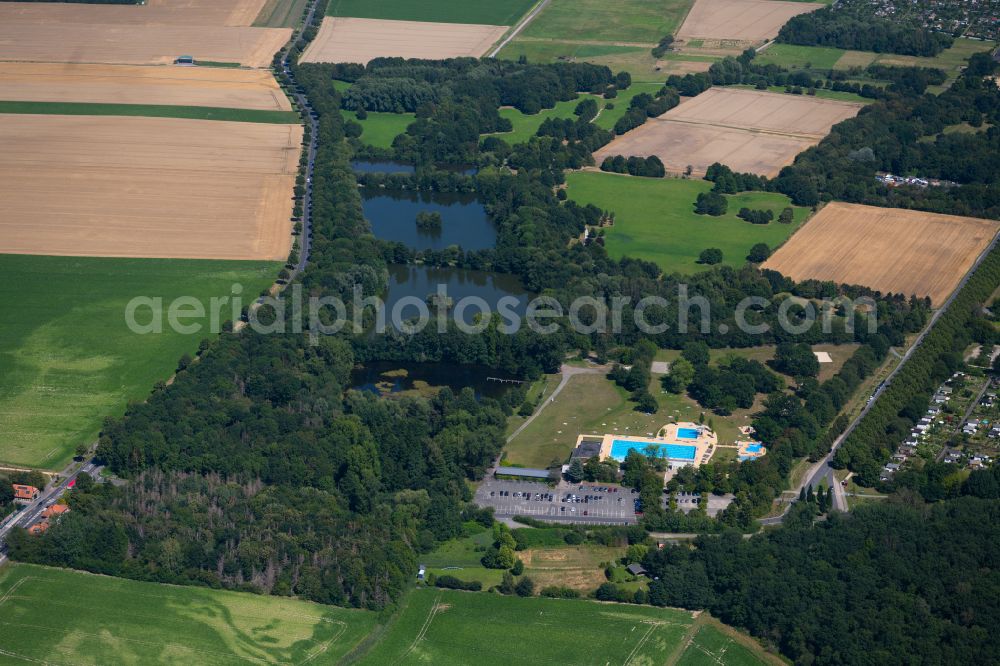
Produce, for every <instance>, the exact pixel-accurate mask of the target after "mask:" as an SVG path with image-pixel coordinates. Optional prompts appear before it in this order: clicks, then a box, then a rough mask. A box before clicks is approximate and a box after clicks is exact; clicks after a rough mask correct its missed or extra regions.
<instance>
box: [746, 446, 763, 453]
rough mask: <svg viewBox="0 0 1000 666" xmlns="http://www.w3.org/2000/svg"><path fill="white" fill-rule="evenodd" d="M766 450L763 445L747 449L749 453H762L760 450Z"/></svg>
mask: <svg viewBox="0 0 1000 666" xmlns="http://www.w3.org/2000/svg"><path fill="white" fill-rule="evenodd" d="M762 448H764V446H763V445H761V444H751V445H749V446H748V447H747V453H760V450H761V449H762Z"/></svg>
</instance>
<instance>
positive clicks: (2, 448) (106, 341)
mask: <svg viewBox="0 0 1000 666" xmlns="http://www.w3.org/2000/svg"><path fill="white" fill-rule="evenodd" d="M280 268H281V264H279V263H274V262H252V261H194V260H180V259H109V258H79V257H41V256H26V255H9V254H8V255H0V297H2V298H3V301H4V302H5V303H7V304H8V306H9V307H10V309H11V311H12V312H13V313H16V314H13V315H11V316H10V317H8V320H7V322H6V323H5V324H4V326H3V329H2V332H0V432H2V433H3V438H2V439H0V461H2V462H5V463H13V464H18V465H26V466H32V467H44V468H50V469H61V468H62V466H63V465H64V464H65V463H66V462H67V461H68V460H69V458H70V457H71V456H72V455H73V451H74V449H75V448H76V446H77V445H78V444H80V443H82V442H85V443H89V442H92V441H93V440H94V439H96V436H97V432H98V430H99V429H100V426H101V422H102V420H103V419H104V417H105V416H111V415H117V414H120V413H122V411H123V410H124V408H125V405H126V403H127V402H128V401H129V400H136V399H143V398H145V397H146V396H147V395H148V394H149V391H150V389H151V388H152V386H153V384H154V383H155V382H156V381H157V380H161V379H167V378H168V377H169V376H170V374H171V373H172V372H173V370H174V368H175V367H176V364H177V360H178V358H180V356H181V355H182V354H184V353H193V352H194V351H196V350H197V348H198V343H199V341H200V340H201V339H202V337H208V336H209V335H210V334H209V333H207V332H203V333H200V334H196V335H190V336H188V335H181V334H179V333H173V332H168V331H169V327H167V326H166V324H167V321H166V316H165V315H164V331H165V332H164V334H162V335H156V334H150V335H137V334H135V333H132V332H131V331H129V329H128V328H127V326H126V325H125V315H124V313H125V306H126V304H127V303H128V301H129V300H131V299H132V298H133V297H136V296H149V297H162V298H163V303H164V309H165V308H166V307H167V305H169V303H170V302H171V301H172V300H173V299H174V298H176V297H178V296H187V295H190V296H194V297H196V298H198V299H199V300H200V301H201V302H202V303H205V304H206V307H207V305H208V300H209V298H211V297H213V296H228V295H229V294H230V287H231V286H232V285H233V284H234V283H240V284H242V285H243V286H244V289H243V298H244V299H245V300H246V302H249V300H251V299H252V298H253V297H254V296H255V295H256V294H257V293H259V292H260V291H261V290H262V289H263V288H265V287H266V286H267V285H268V284H269V283H270V282H271V281H272V280H273V279H274V276H275V275H277V272H278V270H279V269H280ZM146 312H147V314H148V309H147V311H146ZM139 317H142V313H140V315H139ZM228 318H230V317H229V316H225V315H224V317H223V320H225V319H228ZM141 321H147V320H146V319H144V318H143V319H141Z"/></svg>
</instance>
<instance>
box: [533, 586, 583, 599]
mask: <svg viewBox="0 0 1000 666" xmlns="http://www.w3.org/2000/svg"><path fill="white" fill-rule="evenodd" d="M539 594H541V595H542V596H543V597H549V598H552V599H578V598H579V597H580V593H579V592H578V591H577V590H574V589H573V588H571V587H563V586H562V585H549V586H548V587H543V588H542V591H541V592H539Z"/></svg>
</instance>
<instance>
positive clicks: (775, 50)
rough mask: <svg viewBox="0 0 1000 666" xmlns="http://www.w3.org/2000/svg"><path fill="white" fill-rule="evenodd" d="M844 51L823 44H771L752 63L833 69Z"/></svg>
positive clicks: (791, 67) (797, 67) (795, 67)
mask: <svg viewBox="0 0 1000 666" xmlns="http://www.w3.org/2000/svg"><path fill="white" fill-rule="evenodd" d="M844 53H846V51H844V49H837V48H831V47H824V46H795V45H793V44H771V46H769V47H767V48H766V49H764V50H763V51H761V52H760V53H758V54H757V57H756V58H754V63H755V64H759V65H780V66H782V67H787V68H789V69H833V66H834V65H836V64H837V61H838V60H840V58H841V57H842V56H843V55H844Z"/></svg>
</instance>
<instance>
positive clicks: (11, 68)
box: [0, 63, 292, 111]
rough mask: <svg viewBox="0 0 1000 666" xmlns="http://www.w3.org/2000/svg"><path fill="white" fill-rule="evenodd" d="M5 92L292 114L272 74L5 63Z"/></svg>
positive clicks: (27, 97)
mask: <svg viewBox="0 0 1000 666" xmlns="http://www.w3.org/2000/svg"><path fill="white" fill-rule="evenodd" d="M0 90H2V91H3V93H2V96H3V99H4V100H12V101H31V102H93V103H100V102H104V103H116V104H171V105H181V106H214V107H223V108H233V109H265V110H274V111H290V110H291V108H292V107H291V104H290V103H289V102H288V98H287V97H286V96H285V94H284V93H283V92H282V91H281V88H279V87H278V83H277V81H275V80H274V75H272V74H271V72H269V71H267V70H246V69H229V68H212V67H157V66H133V65H80V64H50V63H0Z"/></svg>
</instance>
